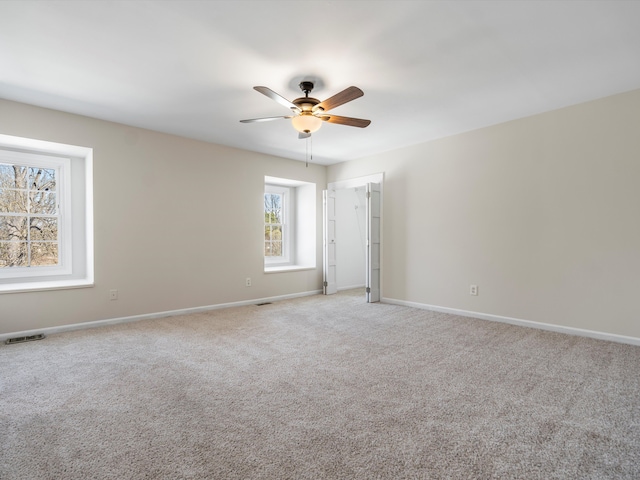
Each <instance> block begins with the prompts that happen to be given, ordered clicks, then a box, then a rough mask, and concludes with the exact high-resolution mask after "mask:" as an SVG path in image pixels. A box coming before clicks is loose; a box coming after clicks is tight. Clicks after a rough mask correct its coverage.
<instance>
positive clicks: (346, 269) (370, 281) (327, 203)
mask: <svg viewBox="0 0 640 480" xmlns="http://www.w3.org/2000/svg"><path fill="white" fill-rule="evenodd" d="M382 179H383V174H376V175H370V176H367V177H360V178H355V179H351V180H344V181H340V182H333V183H330V184H329V185H328V189H327V190H326V191H325V192H324V218H323V226H324V242H323V243H324V245H323V256H324V258H323V276H324V293H325V294H326V295H331V294H333V293H336V292H337V291H339V290H347V289H360V288H362V291H363V295H364V296H365V299H366V301H367V302H378V301H380V297H381V294H380V264H381V256H380V253H381V248H380V247H381V234H380V232H381V212H382V195H381V189H382Z"/></svg>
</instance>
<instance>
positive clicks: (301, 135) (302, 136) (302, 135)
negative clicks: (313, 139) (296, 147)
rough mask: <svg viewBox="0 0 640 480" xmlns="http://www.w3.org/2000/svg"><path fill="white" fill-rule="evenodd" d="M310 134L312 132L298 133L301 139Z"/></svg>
mask: <svg viewBox="0 0 640 480" xmlns="http://www.w3.org/2000/svg"><path fill="white" fill-rule="evenodd" d="M310 136H311V134H310V133H304V132H300V133H298V138H299V139H300V140H302V139H303V138H309V137H310Z"/></svg>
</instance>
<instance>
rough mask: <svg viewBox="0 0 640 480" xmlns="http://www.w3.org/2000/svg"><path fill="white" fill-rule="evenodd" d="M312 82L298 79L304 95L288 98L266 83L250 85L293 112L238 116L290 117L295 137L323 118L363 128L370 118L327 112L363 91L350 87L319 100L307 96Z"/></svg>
mask: <svg viewBox="0 0 640 480" xmlns="http://www.w3.org/2000/svg"><path fill="white" fill-rule="evenodd" d="M313 86H314V85H313V82H309V81H303V82H300V85H299V87H300V90H302V92H303V93H304V97H300V98H296V99H295V100H294V101H293V102H290V101H289V100H287V99H286V98H284V97H283V96H281V95H279V94H277V93H276V92H274V91H273V90H271V89H270V88H267V87H262V86H260V87H253V89H254V90H256V91H257V92H260V93H262V94H263V95H265V96H267V97H269V98H270V99H272V100H274V101H275V102H277V103H279V104H280V105H283V106H285V107H287V108H289V109H290V110H291V112H292V113H293V115H288V116H280V117H266V118H251V119H248V120H240V122H242V123H256V122H266V121H270V120H279V119H281V118H286V119H289V118H290V119H291V124H292V126H293V128H294V129H296V130H297V131H298V132H299V134H298V138H308V137H310V136H311V134H312V133H314V132H317V131H318V130H319V129H320V127H321V126H322V122H323V121H324V122H329V123H336V124H338V125H348V126H351V127H359V128H365V127H367V126H368V125H369V124H370V123H371V120H364V119H362V118H351V117H339V116H337V115H329V114H326V113H325V112H327V111H328V110H331V109H333V108H336V107H338V106H340V105H343V104H345V103H347V102H350V101H352V100H355V99H356V98H360V97H361V96H363V95H364V93H363V91H362V90H360V89H359V88H358V87H349V88H346V89H344V90H343V91H341V92H339V93H337V94H335V95H334V96H333V97H331V98H328V99H327V100H325V101H323V102H321V101H320V100H318V99H317V98H313V97H310V96H309V93H311V91H312V90H313Z"/></svg>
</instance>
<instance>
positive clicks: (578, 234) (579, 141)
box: [328, 90, 640, 338]
mask: <svg viewBox="0 0 640 480" xmlns="http://www.w3.org/2000/svg"><path fill="white" fill-rule="evenodd" d="M371 128H375V122H374V124H372V127H371ZM378 172H384V173H385V182H384V210H383V215H384V217H383V222H384V224H383V242H384V246H383V248H384V250H383V255H384V258H383V277H382V288H383V296H384V297H386V298H391V299H396V300H402V301H409V302H416V303H421V304H426V305H434V306H440V307H446V308H452V309H459V310H467V311H473V312H480V313H485V314H490V315H499V316H505V317H512V318H517V319H523V320H530V321H535V322H542V323H550V324H554V325H559V326H566V327H572V328H581V329H587V330H594V331H599V332H606V333H612V334H618V335H625V336H631V337H636V338H639V337H640V303H639V301H638V298H639V293H640V90H637V91H633V92H629V93H626V94H621V95H616V96H613V97H609V98H605V99H601V100H598V101H594V102H589V103H585V104H581V105H577V106H572V107H569V108H564V109H561V110H557V111H553V112H548V113H544V114H541V115H537V116H534V117H529V118H525V119H521V120H517V121H512V122H508V123H505V124H501V125H496V126H492V127H489V128H484V129H481V130H477V131H473V132H468V133H464V134H460V135H456V136H452V137H448V138H444V139H441V140H437V141H432V142H429V143H425V144H421V145H416V146H412V147H408V148H404V149H401V150H396V151H392V152H388V153H385V154H382V155H377V156H374V157H370V158H365V159H361V160H357V161H351V162H345V163H342V164H338V165H334V166H331V167H329V169H328V181H330V182H332V181H337V180H345V179H349V178H354V177H359V176H364V175H369V174H373V173H378ZM470 284H477V285H478V286H479V295H478V296H477V297H473V296H470V295H469V285H470Z"/></svg>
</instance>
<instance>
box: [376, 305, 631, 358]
mask: <svg viewBox="0 0 640 480" xmlns="http://www.w3.org/2000/svg"><path fill="white" fill-rule="evenodd" d="M381 302H382V303H389V304H392V305H401V306H404V307H413V308H419V309H422V310H432V311H434V312H442V313H450V314H452V315H459V316H461V317H471V318H478V319H481V320H489V321H492V322H500V323H509V324H511V325H517V326H519V327H529V328H537V329H539V330H548V331H551V332H559V333H567V334H569V335H578V336H580V337H589V338H596V339H598V340H608V341H610V342H617V343H626V344H629V345H637V346H640V338H636V337H627V336H624V335H616V334H614V333H606V332H597V331H595V330H584V329H582V328H574V327H564V326H562V325H553V324H551V323H542V322H534V321H532V320H522V319H520V318H512V317H502V316H500V315H491V314H489V313H480V312H471V311H468V310H458V309H456V308H448V307H439V306H437V305H427V304H425V303H416V302H407V301H405V300H396V299H394V298H382V299H381Z"/></svg>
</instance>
